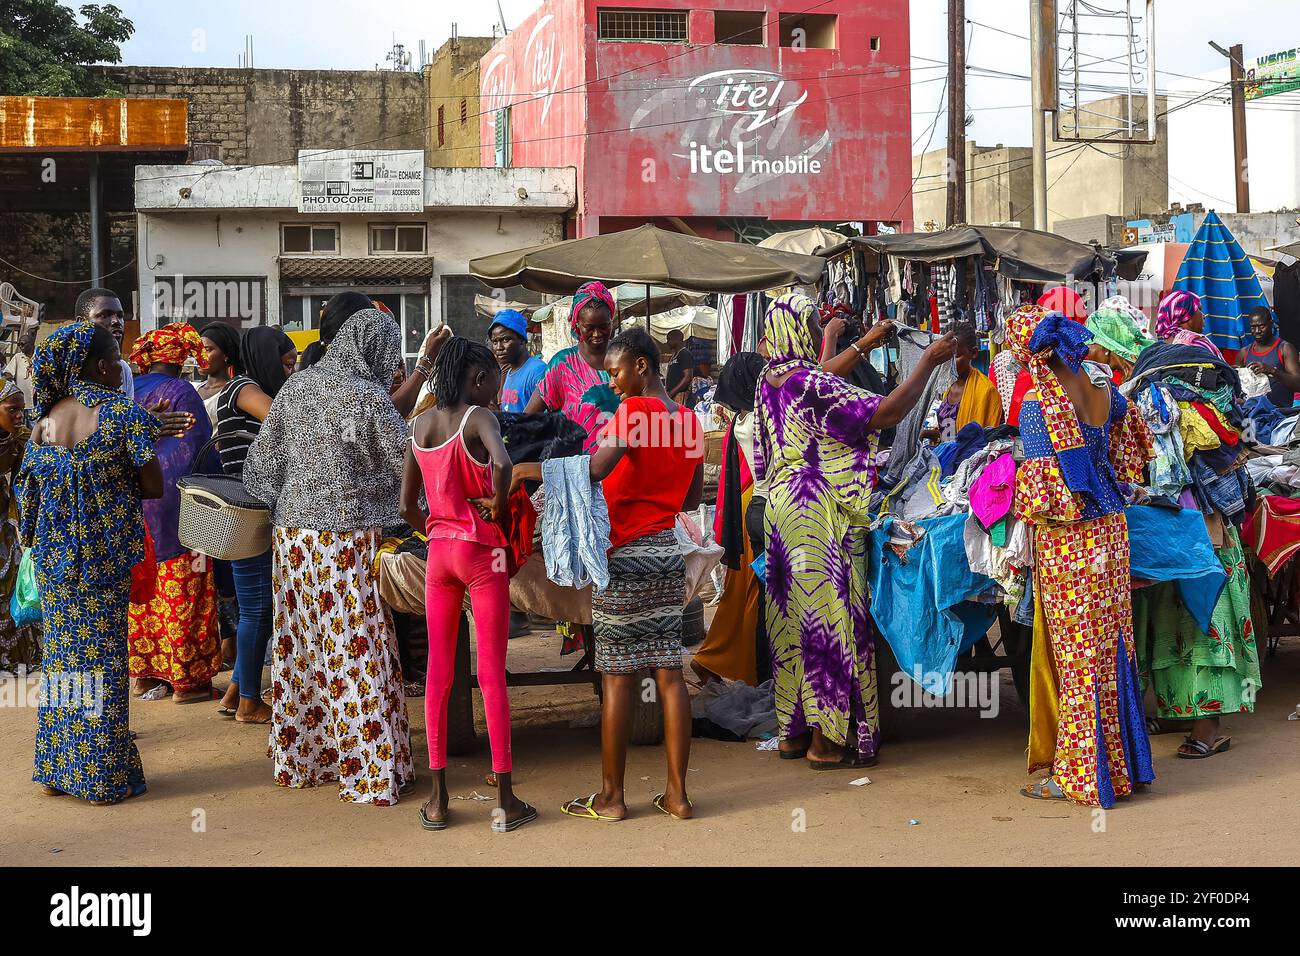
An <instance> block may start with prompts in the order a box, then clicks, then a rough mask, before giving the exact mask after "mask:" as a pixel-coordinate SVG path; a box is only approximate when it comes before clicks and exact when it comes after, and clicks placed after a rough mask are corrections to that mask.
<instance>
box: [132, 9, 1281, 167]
mask: <svg viewBox="0 0 1300 956" xmlns="http://www.w3.org/2000/svg"><path fill="white" fill-rule="evenodd" d="M114 2H116V3H117V5H118V6H119V7H121V8H122V9H123V11H124V12H125V13H126V15H127V16H128V17H129V18H130V19H131V20H133V21H134V23H135V26H136V33H135V36H134V37H133V38H132V39H131V40H130V41H129V42H127V43H126V44H124V45H123V48H122V55H123V60H124V62H126V63H130V64H139V65H150V66H229V67H233V66H237V65H238V60H239V55H240V54H241V53H242V52H243V50H244V35H245V34H249V33H251V34H252V35H253V51H254V53H253V65H254V66H255V67H258V68H264V69H265V68H283V69H294V68H297V69H373V68H374V67H375V66H376V65H384V62H385V60H384V57H385V54H386V53H387V52H388V50H389V49H390V48H391V47H392V44H393V41H394V38H396V40H397V42H399V43H404V44H405V45H406V47H407V49H408V50H410V51H412V58H413V59H414V58H415V57H417V56H418V52H417V51H418V48H419V42H420V40H424V41H425V43H426V46H427V48H428V50H429V51H430V53H432V51H433V50H434V49H436V48H437V47H438V46H439V45H440V44H441V43H442V42H443V41H444V40H446V39H447V37H448V36H449V35H450V32H451V24H452V22H453V21H455V22H456V23H457V24H458V27H459V31H460V34H461V35H462V36H475V35H477V36H487V35H489V34H490V32H491V29H492V26H493V24H494V22H496V21H497V9H498V4H497V2H496V0H476V2H472V3H470V4H468V5H466V4H462V3H459V2H449V0H366V2H365V3H358V2H357V0H114ZM861 2H863V3H870V2H871V0H861ZM1093 2H1094V4H1095V5H1099V6H1105V7H1110V8H1115V7H1119V6H1122V5H1123V3H1124V2H1125V0H1093ZM1295 3H1296V0H1233V2H1232V3H1231V4H1230V5H1227V4H1225V3H1224V0H1156V16H1155V21H1156V67H1157V69H1161V70H1167V71H1171V72H1173V73H1181V74H1189V75H1199V74H1202V73H1205V72H1208V71H1210V70H1215V69H1218V68H1221V67H1222V66H1223V65H1224V63H1225V60H1224V58H1223V57H1222V56H1221V55H1220V54H1218V53H1217V52H1215V51H1214V50H1213V49H1211V48H1210V46H1209V45H1208V43H1207V41H1209V40H1216V41H1217V42H1218V43H1219V44H1220V45H1222V46H1224V47H1227V46H1230V45H1231V44H1233V43H1241V44H1242V45H1243V47H1244V52H1245V55H1246V58H1247V62H1249V60H1250V58H1251V57H1253V56H1255V55H1257V54H1262V53H1270V52H1274V51H1275V50H1278V49H1282V48H1284V47H1286V46H1293V45H1294V44H1295V43H1296V42H1297V40H1298V37H1297V35H1296V31H1295V29H1294V24H1295V20H1294V16H1295V14H1294V11H1295ZM725 4H726V0H712V2H711V3H710V4H709V5H710V6H713V7H715V8H721V7H724V6H725ZM540 5H541V2H540V0H500V3H499V6H500V9H501V11H502V12H503V13H504V16H505V19H506V24H507V26H510V27H511V28H513V27H515V26H518V24H519V23H520V22H521V21H523V20H524V18H526V17H527V16H528V15H529V14H530V13H531V12H532V11H533V10H534V9H536V8H537V7H538V6H540ZM782 6H783V8H785V9H790V8H796V9H797V8H798V6H797V2H791V0H786V2H785V3H784V4H783V5H782ZM1135 6H1140V3H1135ZM947 7H948V4H947V0H911V40H912V54H913V56H914V57H918V58H920V57H925V58H929V59H928V60H918V61H917V64H918V65H924V64H926V63H929V62H930V61H933V60H946V58H947V30H948V27H947ZM1028 11H1029V3H1028V2H1027V0H966V17H967V19H968V20H971V21H975V22H976V23H977V24H981V25H968V27H967V33H968V37H969V41H970V45H969V47H968V54H967V61H968V63H969V65H970V66H971V67H973V68H975V69H973V70H972V71H971V73H970V74H968V82H967V94H966V100H967V112H968V115H969V116H971V117H972V118H973V119H972V122H971V123H970V125H969V126H968V128H967V135H968V136H969V137H973V138H974V139H975V140H976V141H977V142H979V143H980V144H981V145H984V144H988V145H993V144H996V143H1005V144H1006V145H1028V144H1029V141H1030V126H1029V109H1028V107H1029V85H1028V82H1027V81H1026V80H1023V79H1015V78H1007V77H993V76H988V75H986V74H985V75H981V70H982V69H991V70H999V71H1002V72H1007V73H1018V74H1027V73H1028V67H1029V44H1028V41H1027V40H1025V39H1022V38H1021V37H1023V36H1027V35H1028V33H1029V27H1028V22H1029V15H1028ZM1229 11H1230V12H1231V15H1230V16H1225V13H1227V12H1229ZM999 30H1000V31H1005V32H997V31H999ZM1008 34H1020V35H1021V36H1011V35H1008ZM1102 42H1105V41H1102ZM920 75H924V76H937V75H942V70H935V71H931V72H926V73H924V74H918V76H920ZM1166 83H1169V84H1175V85H1176V86H1177V87H1178V88H1180V89H1182V90H1186V89H1189V88H1190V89H1202V88H1208V84H1203V85H1198V84H1197V83H1195V82H1193V81H1188V80H1184V79H1181V78H1179V77H1175V76H1170V75H1161V77H1160V86H1161V88H1163V87H1164V85H1165V84H1166ZM943 87H944V84H943V83H942V82H937V81H936V82H931V83H925V84H922V85H920V86H917V87H915V88H914V90H913V93H912V110H913V116H912V138H913V141H914V144H915V151H920V150H921V149H922V148H924V146H925V145H927V143H928V145H929V146H930V148H932V149H933V148H935V147H938V146H941V145H943V143H944V141H945V130H946V126H947V118H946V115H944V114H943V113H939V114H938V121H937V122H936V123H934V127H935V128H934V131H933V135H932V138H931V134H930V133H929V127H930V125H931V123H932V121H934V120H935V118H936V110H937V109H938V108H939V106H940V97H941V93H942V90H943ZM1226 108H1227V107H1226V106H1225V107H1224V109H1226Z"/></svg>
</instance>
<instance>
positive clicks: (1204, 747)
mask: <svg viewBox="0 0 1300 956" xmlns="http://www.w3.org/2000/svg"><path fill="white" fill-rule="evenodd" d="M1231 746H1232V738H1231V737H1220V738H1219V739H1218V740H1216V741H1215V742H1214V743H1212V744H1207V743H1206V742H1205V741H1204V740H1197V739H1196V738H1195V737H1192V736H1190V735H1189V736H1188V737H1187V739H1186V740H1184V741H1183V742H1182V743H1181V744H1179V745H1178V751H1177V753H1178V756H1179V757H1182V758H1183V759H1184V760H1204V759H1205V758H1206V757H1213V756H1214V755H1215V754H1220V753H1223V752H1224V751H1225V750H1227V749H1228V748H1229V747H1231ZM1184 747H1191V748H1192V750H1194V751H1195V753H1185V752H1184V751H1183V748H1184Z"/></svg>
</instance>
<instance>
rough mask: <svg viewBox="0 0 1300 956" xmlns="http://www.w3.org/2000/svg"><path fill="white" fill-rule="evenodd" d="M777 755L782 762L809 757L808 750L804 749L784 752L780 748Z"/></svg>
mask: <svg viewBox="0 0 1300 956" xmlns="http://www.w3.org/2000/svg"><path fill="white" fill-rule="evenodd" d="M776 753H777V756H778V757H780V758H781V759H782V760H802V759H803V758H804V757H806V756H808V748H807V747H804V748H803V749H802V750H782V749H780V748H779V747H778V748H777V751H776Z"/></svg>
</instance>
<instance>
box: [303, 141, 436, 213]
mask: <svg viewBox="0 0 1300 956" xmlns="http://www.w3.org/2000/svg"><path fill="white" fill-rule="evenodd" d="M298 211H299V212H366V213H401V212H424V150H420V149H300V150H298Z"/></svg>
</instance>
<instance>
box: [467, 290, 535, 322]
mask: <svg viewBox="0 0 1300 956" xmlns="http://www.w3.org/2000/svg"><path fill="white" fill-rule="evenodd" d="M546 308H550V306H544V305H538V304H537V303H536V302H511V301H510V300H509V299H494V298H492V296H490V295H476V296H474V311H475V312H477V313H478V314H479V316H480V317H481V318H484V319H490V318H492V316H494V315H496V314H497V313H498V312H503V311H505V310H506V309H514V310H515V311H516V312H519V313H521V314H522V315H524V316H525V317H526V318H529V319H533V320H534V321H541V320H540V319H538V318H537V316H536V314H535V313H536V312H537V311H538V310H540V309H546Z"/></svg>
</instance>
